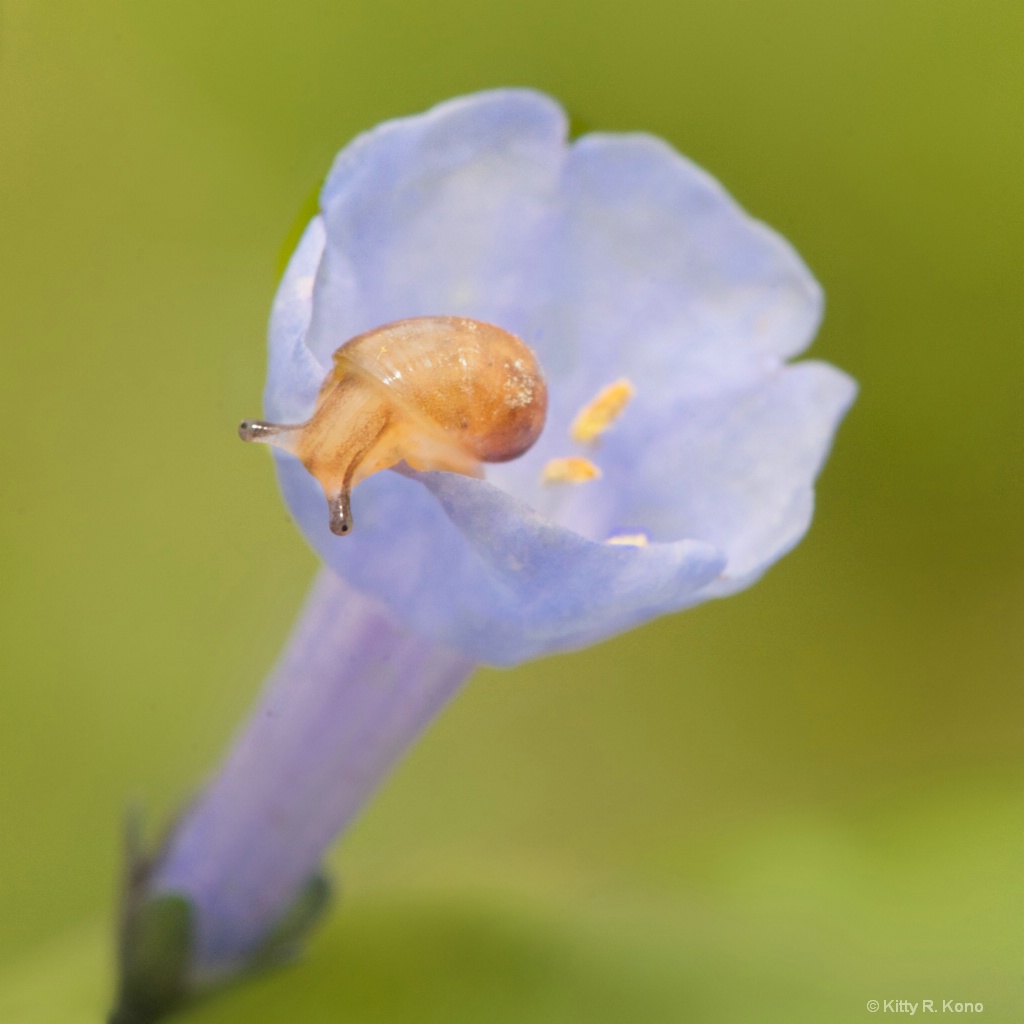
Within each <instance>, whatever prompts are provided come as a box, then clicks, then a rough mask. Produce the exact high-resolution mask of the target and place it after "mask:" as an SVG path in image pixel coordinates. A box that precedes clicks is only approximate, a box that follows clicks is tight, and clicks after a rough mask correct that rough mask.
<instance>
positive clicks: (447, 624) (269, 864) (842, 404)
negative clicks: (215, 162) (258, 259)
mask: <svg viewBox="0 0 1024 1024" xmlns="http://www.w3.org/2000/svg"><path fill="white" fill-rule="evenodd" d="M821 311H822V294H821V289H820V288H819V286H818V285H817V283H816V282H815V280H814V278H813V277H812V276H811V274H810V273H809V272H808V270H807V268H806V267H805V266H804V264H803V263H802V262H801V260H800V258H799V257H798V256H797V254H796V253H795V252H794V251H793V249H792V248H791V247H790V245H789V244H788V243H787V242H786V241H785V240H784V239H782V238H781V237H780V236H778V235H777V234H775V233H774V232H773V231H772V230H770V229H769V228H767V227H765V226H764V225H763V224H761V223H759V222H758V221H756V220H753V219H752V218H750V217H749V216H748V215H747V214H746V213H745V212H744V211H743V210H741V209H740V207H739V206H738V205H737V204H736V203H735V201H734V200H733V199H732V198H731V197H730V196H729V195H728V194H727V193H726V192H725V191H724V189H723V188H722V187H721V185H719V184H718V183H717V182H716V181H715V180H714V179H713V178H711V177H710V176H709V175H708V174H707V173H705V172H704V171H702V170H701V169H700V168H698V167H696V166H695V165H693V164H692V163H690V162H689V161H688V160H686V159H685V158H684V157H682V156H680V155H679V154H678V153H677V152H675V151H674V150H673V149H672V148H671V147H670V146H668V145H667V144H666V143H665V142H663V141H661V140H659V139H657V138H654V137H652V136H649V135H644V134H627V135H611V134H592V135H586V136H584V137H582V138H580V139H578V140H577V141H575V142H574V143H573V144H571V145H570V144H568V142H567V123H566V117H565V114H564V113H563V111H562V110H561V108H560V107H559V106H558V105H557V104H556V103H555V102H553V101H552V100H551V99H549V98H548V97H546V96H543V95H541V94H539V93H536V92H532V91H528V90H498V91H493V92H486V93H481V94H477V95H474V96H468V97H464V98H461V99H456V100H453V101H450V102H447V103H444V104H442V105H440V106H438V107H436V108H434V109H433V110H431V111H428V112H427V113H425V114H422V115H420V116H416V117H409V118H404V119H400V120H395V121H390V122H387V123H385V124H383V125H380V126H379V127H377V128H375V129H374V130H372V131H370V132H368V133H366V134H365V135H363V136H361V137H359V138H357V139H356V140H355V141H354V142H352V143H351V144H350V145H349V146H347V147H346V148H345V149H344V150H343V151H342V152H341V153H340V155H339V156H338V158H337V160H336V161H335V164H334V167H333V168H332V170H331V172H330V174H329V176H328V178H327V181H326V183H325V185H324V188H323V191H322V194H321V212H320V214H319V215H318V216H317V217H315V218H314V220H313V221H312V222H311V223H310V225H309V226H308V228H307V230H306V232H305V234H304V235H303V237H302V240H301V242H300V243H299V245H298V248H297V250H296V252H295V254H294V256H293V257H292V259H291V262H290V264H289V266H288V268H287V271H286V273H285V275H284V278H283V281H282V283H281V286H280V289H279V291H278V294H277V297H276V300H275V302H274V307H273V312H272V317H271V324H270V361H269V372H268V379H267V386H266V392H265V407H266V413H267V415H268V417H269V418H270V419H272V420H276V421H279V422H300V421H302V420H305V419H306V418H307V417H308V416H309V415H310V413H311V412H312V409H313V406H314V402H315V400H316V396H317V392H318V390H319V388H320V385H321V383H322V382H323V380H324V378H325V376H326V374H327V372H328V369H329V367H330V365H331V354H332V352H333V351H334V350H335V349H336V348H338V346H339V345H341V344H342V343H343V342H344V341H346V340H347V339H348V338H351V337H353V336H355V335H357V334H360V333H362V332H364V331H367V330H369V329H372V328H375V327H377V326H379V325H381V324H385V323H389V322H391V321H395V320H399V319H403V318H407V317H417V316H429V315H452V316H463V317H469V318H473V319H476V320H481V321H485V322H488V323H493V324H497V325H500V326H501V327H502V328H504V329H506V330H508V331H510V332H512V333H514V334H516V335H518V336H519V337H520V338H522V339H524V340H525V341H526V342H527V343H528V344H529V345H530V346H531V347H532V348H533V349H534V351H535V352H536V353H537V355H538V357H539V360H540V363H541V365H542V366H543V368H544V372H545V374H546V377H547V383H548V391H549V403H550V404H549V413H548V420H547V426H546V428H545V430H544V432H543V434H542V435H541V438H540V440H539V441H538V443H537V444H536V445H535V446H534V447H533V448H532V449H531V450H530V451H529V452H528V453H527V454H526V455H524V456H523V457H521V458H520V459H518V460H516V461H514V462H510V463H507V464H501V465H494V466H489V467H488V468H487V471H486V478H485V479H475V478H472V477H467V476H460V475H455V474H451V473H413V472H406V473H393V472H383V473H378V474H376V475H375V476H372V477H370V478H368V479H367V480H365V481H363V482H362V483H361V484H360V485H359V487H358V489H357V491H356V494H355V497H354V499H353V503H354V504H356V507H357V516H356V521H357V528H356V529H355V530H354V531H353V533H352V534H351V535H350V536H348V537H345V538H344V539H341V538H338V537H336V536H335V535H334V534H332V533H331V532H330V530H329V529H328V521H327V515H326V510H325V506H324V496H323V492H322V490H321V488H320V486H319V484H317V482H316V481H315V480H314V479H313V478H312V477H311V476H310V475H309V474H308V473H307V472H306V471H305V469H304V468H303V467H302V465H301V464H300V463H299V462H298V461H297V460H296V459H294V458H293V457H291V456H289V455H287V454H282V453H275V456H276V464H277V471H278V474H279V478H280V482H281V487H282V490H283V492H284V496H285V499H286V501H287V503H288V505H289V507H290V509H291V511H292V514H293V515H294V517H295V519H296V520H297V522H298V523H299V525H300V527H301V528H302V530H303V532H304V534H305V535H306V537H307V539H308V540H309V542H310V543H311V544H312V546H313V547H314V548H315V549H316V551H317V552H318V553H319V555H320V557H321V558H322V559H323V561H324V563H325V565H326V567H327V568H326V570H325V571H324V572H323V574H322V576H321V579H320V580H319V581H318V583H317V586H316V587H315V589H314V591H313V594H312V596H311V598H310V600H309V603H308V605H307V608H306V610H305V611H304V613H303V616H302V618H301V619H300V622H299V625H298V626H297V629H296V632H295V634H294V635H293V637H292V640H291V643H290V645H289V648H288V650H287V651H286V652H285V654H284V656H283V657H282V660H281V662H280V663H279V665H278V668H277V669H276V671H275V674H274V676H273V678H272V680H271V682H270V684H269V687H268V689H267V691H266V693H265V695H264V698H263V700H262V702H261V704H260V705H259V706H258V707H257V709H256V711H255V713H254V715H253V717H252V719H251V720H250V722H249V723H248V724H247V725H246V726H245V727H244V728H243V730H242V732H241V733H240V735H239V737H238V739H237V741H236V744H235V745H234V747H233V748H232V750H231V752H230V753H229V754H228V756H227V758H226V760H225V762H224V764H223V766H222V768H221V770H220V772H219V773H218V774H217V775H216V776H215V777H214V779H213V780H212V781H211V783H210V784H209V785H208V786H207V788H206V789H205V790H204V792H203V793H201V794H200V795H199V797H198V798H197V800H196V801H195V802H194V803H193V804H192V806H191V807H190V808H189V809H188V811H187V812H186V813H185V814H184V816H183V817H182V819H181V820H180V821H179V822H178V824H177V825H176V827H175V829H174V830H173V831H172V833H171V835H170V837H169V839H168V841H167V842H166V844H165V845H164V847H163V849H162V850H161V852H160V853H159V855H158V856H157V857H156V858H155V859H154V861H153V862H152V863H151V864H149V865H147V866H146V867H145V870H142V871H140V872H139V875H138V880H137V884H136V885H135V887H134V889H133V894H132V896H131V898H130V901H129V914H128V925H127V926H126V932H125V942H124V947H123V954H122V956H123V959H124V961H125V964H126V965H127V966H126V967H125V975H126V977H128V978H129V983H126V987H125V989H124V991H123V992H122V1006H126V1005H128V1004H129V1003H131V1002H132V1000H133V999H134V1000H135V1003H136V1004H139V1005H141V1004H142V1003H145V1001H146V999H149V1000H150V1002H151V1003H152V1005H153V1006H156V1007H158V1009H159V1006H160V1005H163V1004H161V1002H160V1000H161V999H164V996H162V995H161V994H160V992H159V991H158V992H157V993H156V994H155V995H154V994H153V993H152V992H149V990H148V989H146V985H147V984H150V988H153V985H152V984H151V983H150V982H147V980H146V977H145V972H146V970H147V969H148V968H146V967H145V966H143V967H138V965H136V966H134V967H133V966H132V964H133V961H132V949H134V948H135V947H137V946H139V945H141V944H142V940H141V939H139V938H138V934H140V929H142V930H143V931H144V930H145V928H146V927H149V926H150V922H151V921H152V920H155V919H156V918H155V916H154V915H155V911H153V910H152V908H154V907H158V908H162V910H161V912H162V913H164V914H165V917H166V912H167V911H168V908H169V907H170V908H171V911H172V912H171V914H170V917H171V918H172V919H174V920H176V921H177V922H178V923H177V925H176V926H175V928H172V929H171V931H173V932H174V934H175V935H176V936H177V938H176V939H175V942H176V943H177V946H176V948H177V949H178V954H177V955H178V957H179V960H180V964H179V967H178V968H176V971H177V973H176V975H175V979H176V980H175V982H174V985H172V986H170V988H171V989H173V992H174V993H175V995H174V998H178V997H179V996H180V995H181V994H182V993H184V992H186V991H188V990H191V989H195V988H197V987H201V985H202V984H204V983H206V982H208V981H211V980H216V979H218V978H220V977H223V976H226V975H231V974H232V973H235V972H237V971H238V970H239V969H241V968H242V967H244V966H245V965H247V964H252V963H259V962H263V960H265V959H266V958H267V957H268V956H274V955H279V954H281V953H282V951H285V952H287V950H289V949H290V948H292V947H293V945H294V940H295V937H296V936H297V935H298V934H299V932H301V928H297V927H295V926H296V922H298V923H299V924H302V923H304V921H305V917H304V915H306V916H310V915H311V909H310V908H311V907H313V906H314V905H315V903H316V900H315V899H313V898H312V897H311V896H310V894H311V893H314V894H315V893H316V892H317V891H319V890H318V889H317V881H316V879H317V869H318V865H319V863H320V860H321V858H322V855H323V853H324V851H325V849H326V848H327V846H328V845H329V844H330V842H331V841H332V839H333V838H334V836H335V835H336V834H337V833H338V832H339V831H340V830H341V829H343V828H344V827H345V826H346V825H347V824H348V822H349V821H350V820H351V818H352V816H353V815H354V814H355V813H356V812H357V811H358V809H359V808H360V806H362V804H363V802H364V801H365V800H366V798H367V796H368V795H369V794H370V793H371V792H372V790H373V789H374V787H375V786H376V785H377V783H378V782H379V781H380V779H381V778H382V777H383V775H384V774H386V772H387V771H388V769H389V768H390V767H391V766H392V765H393V763H394V762H395V760H397V759H398V758H399V757H400V756H401V754H402V752H403V751H404V750H405V749H406V748H407V746H408V745H409V744H410V743H411V742H412V741H413V740H414V739H415V737H416V735H417V734H418V733H419V732H420V731H421V729H422V728H423V727H424V726H425V725H426V724H427V723H428V722H429V720H430V719H431V718H432V717H433V715H434V714H436V713H437V711H438V710H439V709H440V707H441V706H442V705H443V704H444V703H445V701H446V700H447V699H448V698H450V697H451V695H452V694H453V693H454V692H456V690H457V689H458V687H459V686H460V685H461V683H462V682H463V681H464V680H465V679H466V678H467V676H468V675H469V673H470V672H471V670H472V668H473V666H474V665H475V664H476V663H479V662H487V663H491V664H497V665H511V664H515V663H517V662H521V661H523V660H525V659H528V658H534V657H538V656H540V655H543V654H546V653H549V652H553V651H560V650H565V649H569V648H574V647H579V646H582V645H585V644H589V643H593V642H596V641H598V640H601V639H603V638H605V637H608V636H611V635H613V634H615V633H617V632H619V631H621V630H624V629H627V628H629V627H631V626H634V625H636V624H638V623H640V622H643V621H645V620H647V619H650V618H651V617H653V616H656V615H660V614H663V613H665V612H671V611H676V610H678V609H681V608H686V607H689V606H691V605H694V604H697V603H699V602H701V601H705V600H708V599H710V598H713V597H721V596H725V595H727V594H731V593H734V592H736V591H737V590H740V589H742V588H744V587H746V586H748V585H750V584H751V583H752V582H753V581H755V580H756V579H757V578H758V577H759V576H760V575H761V574H762V573H763V572H764V571H765V570H766V569H767V568H768V567H769V566H770V565H771V564H772V563H774V562H775V561H776V560H777V559H778V558H780V557H781V556H782V555H783V554H785V553H786V552H787V551H788V550H789V549H791V548H792V547H793V546H794V545H795V544H796V543H797V542H798V541H799V540H800V538H801V537H802V536H803V534H804V533H805V531H806V530H807V528H808V526H809V524H810V521H811V516H812V510H813V484H814V480H815V477H816V476H817V474H818V472H819V470H820V469H821V466H822V464H823V462H824V460H825V458H826V456H827V453H828V450H829V447H830V445H831V441H832V437H833V433H834V431H835V429H836V426H837V424H838V423H839V421H840V420H841V418H842V416H843V414H844V413H845V411H846V410H847V408H848V407H849V405H850V403H851V402H852V400H853V397H854V393H855V386H854V384H853V382H852V381H851V380H850V378H849V377H847V376H846V375H845V374H843V373H842V372H840V371H838V370H836V369H835V368H833V367H831V366H829V365H827V364H824V363H820V362H812V361H805V362H799V363H796V364H790V363H789V362H787V360H789V359H791V358H792V357H794V356H796V355H799V354H800V353H801V352H802V351H803V350H804V349H805V348H806V346H807V345H808V344H809V342H810V341H811V339H812V338H813V336H814V334H815V331H816V330H817V327H818V324H819V321H820V317H821ZM617 381H618V382H628V390H629V393H630V394H631V395H632V398H631V401H630V402H629V404H628V405H626V406H625V408H624V409H622V410H621V413H620V415H619V416H618V418H617V419H616V420H615V422H614V423H613V424H612V425H611V427H610V429H608V430H607V431H605V432H604V433H603V434H602V435H601V436H600V438H599V440H598V441H597V442H592V443H590V444H587V443H585V442H581V441H580V440H579V439H578V438H577V439H574V437H573V434H572V431H571V426H572V424H573V421H574V419H575V418H576V417H577V416H578V414H579V413H580V410H581V409H586V408H587V407H588V404H589V403H591V402H592V400H593V399H594V397H595V395H599V394H601V392H602V390H603V389H606V388H607V387H608V385H611V384H614V382H617ZM567 456H568V457H579V458H583V459H586V460H587V464H588V465H592V466H594V468H595V472H594V474H593V475H594V477H595V478H593V479H588V480H586V481H585V482H579V483H569V484H557V485H553V484H551V483H550V482H546V481H545V467H549V466H550V465H552V463H553V460H558V459H562V458H565V457H567ZM622 541H625V543H623V542H622ZM310 900H312V902H310ZM304 901H305V902H304ZM174 908H177V909H176V910H175V909H174ZM175 914H178V916H177V917H175ZM296 915H297V916H296ZM162 920H163V919H162ZM153 927H156V926H155V925H154V926H153ZM133 929H134V931H133ZM175 929H176V930H175ZM133 935H134V936H135V937H134V938H133ZM172 973H174V972H172ZM132 978H134V981H132V980H131V979H132ZM140 979H141V980H140ZM133 984H134V985H135V989H132V987H131V986H132V985H133ZM157 988H159V986H157ZM133 992H134V993H135V994H134V996H133V995H132V993H133ZM147 992H149V994H148V995H147ZM125 993H127V994H125ZM140 993H141V995H140ZM164 1001H165V1002H167V1000H166V999H165V1000H164ZM167 1005H169V1003H167ZM155 1014H156V1011H154V1012H153V1014H151V1016H152V1015H155ZM117 1019H124V1020H128V1019H131V1018H130V1017H129V1016H123V1018H117Z"/></svg>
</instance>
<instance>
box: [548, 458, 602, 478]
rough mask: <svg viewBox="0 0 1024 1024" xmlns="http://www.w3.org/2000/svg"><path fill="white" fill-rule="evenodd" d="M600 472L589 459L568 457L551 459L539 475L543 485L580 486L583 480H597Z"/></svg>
mask: <svg viewBox="0 0 1024 1024" xmlns="http://www.w3.org/2000/svg"><path fill="white" fill-rule="evenodd" d="M600 477H601V470H599V469H598V468H597V466H595V465H594V464H593V463H592V462H591V461H590V459H582V458H580V457H579V456H578V455H568V456H566V457H565V458H562V459H551V460H550V461H549V462H548V464H547V465H546V466H545V467H544V471H543V472H542V473H541V475H540V479H541V483H544V484H581V483H583V482H584V481H585V480H598V479H600Z"/></svg>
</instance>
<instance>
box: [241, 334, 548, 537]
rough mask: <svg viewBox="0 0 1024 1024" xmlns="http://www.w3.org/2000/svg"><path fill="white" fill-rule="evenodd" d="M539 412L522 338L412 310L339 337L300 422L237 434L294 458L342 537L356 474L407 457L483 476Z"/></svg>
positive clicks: (256, 424) (534, 425)
mask: <svg viewBox="0 0 1024 1024" xmlns="http://www.w3.org/2000/svg"><path fill="white" fill-rule="evenodd" d="M546 413H547V388H546V387H545V384H544V378H543V376H542V374H541V371H540V367H539V366H538V364H537V360H536V358H535V356H534V354H533V353H532V352H531V351H530V349H529V348H527V347H526V345H524V344H523V342H522V341H520V340H519V339H518V338H517V337H515V336H514V335H512V334H509V333H508V332H507V331H504V330H502V329H501V328H500V327H495V326H494V325H493V324H487V323H482V322H480V321H478V320H467V319H465V318H463V317H446V316H431V317H415V318H412V319H409V320H398V321H396V322H395V323H391V324H385V325H384V326H383V327H378V328H376V329H375V330H372V331H368V332H367V333H365V334H360V335H358V336H356V337H355V338H352V339H351V340H350V341H347V342H346V343H345V344H344V345H342V346H341V347H340V348H339V349H338V350H337V351H336V352H335V353H334V366H333V368H332V369H331V372H330V373H329V374H328V375H327V378H326V379H325V381H324V383H323V385H322V386H321V388H320V393H319V395H318V396H317V402H316V408H315V409H314V411H313V415H312V416H311V417H310V418H309V419H308V420H307V421H306V422H305V423H301V424H297V425H294V426H291V425H282V424H273V423H264V422H260V421H251V420H247V421H245V422H244V423H243V424H242V425H241V427H240V428H239V434H240V435H241V437H242V439H243V440H245V441H264V442H266V443H268V444H274V445H277V446H278V447H281V448H284V449H286V450H287V451H290V452H292V453H293V454H294V455H296V456H297V457H298V458H299V459H300V460H301V461H302V463H303V465H304V466H305V467H306V469H307V470H309V472H310V473H311V474H312V475H313V476H314V477H316V479H317V480H319V482H320V484H321V486H322V487H323V489H324V493H325V494H326V495H327V501H328V505H329V507H330V526H331V530H332V531H333V532H334V533H337V534H345V533H348V532H349V531H350V530H351V528H352V517H351V511H350V507H349V502H350V498H349V495H350V492H351V489H352V488H353V487H354V486H355V485H356V484H357V483H359V481H360V480H363V479H365V478H366V477H368V476H370V475H371V474H372V473H376V472H378V471H379V470H381V469H387V468H389V467H391V466H394V465H396V464H398V463H400V462H403V461H404V462H405V463H407V464H408V465H409V466H410V467H411V468H413V469H416V470H447V471H449V472H455V473H463V474H466V475H470V476H481V475H482V470H481V465H480V464H481V463H482V462H506V461H508V460H509V459H514V458H516V457H517V456H519V455H522V454H523V452H525V451H526V450H527V449H528V448H529V447H530V446H531V445H532V444H533V443H534V441H536V440H537V437H538V436H539V435H540V432H541V430H542V429H543V426H544V419H545V415H546Z"/></svg>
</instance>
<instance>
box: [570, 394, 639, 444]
mask: <svg viewBox="0 0 1024 1024" xmlns="http://www.w3.org/2000/svg"><path fill="white" fill-rule="evenodd" d="M635 393H636V389H635V388H634V387H633V385H632V384H631V383H630V382H629V381H628V380H627V379H626V378H625V377H622V378H620V379H619V380H617V381H615V383H614V384H609V385H608V386H607V387H606V388H602V389H601V390H600V391H599V392H598V393H597V394H596V395H595V396H594V397H593V398H592V399H591V400H590V401H589V402H588V403H587V404H586V405H585V406H584V407H583V408H582V409H581V410H580V411H579V413H578V414H577V416H576V419H574V420H573V421H572V426H571V427H570V428H569V433H570V434H571V435H572V439H573V440H574V441H579V442H580V444H587V443H588V442H590V441H593V440H595V439H596V438H598V437H600V436H601V434H603V433H604V432H605V431H606V430H607V429H608V428H609V427H610V426H611V425H612V424H613V423H614V422H615V421H616V420H617V419H618V418H619V416H621V415H622V410H623V409H625V408H626V406H627V405H629V400H630V399H631V398H632V397H633V395H634V394H635Z"/></svg>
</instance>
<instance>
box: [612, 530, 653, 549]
mask: <svg viewBox="0 0 1024 1024" xmlns="http://www.w3.org/2000/svg"><path fill="white" fill-rule="evenodd" d="M649 542H650V541H649V538H648V536H647V534H646V533H615V534H612V536H611V537H609V538H608V539H607V540H606V541H605V544H620V545H622V546H624V547H630V548H645V547H647V545H648V543H649Z"/></svg>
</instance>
